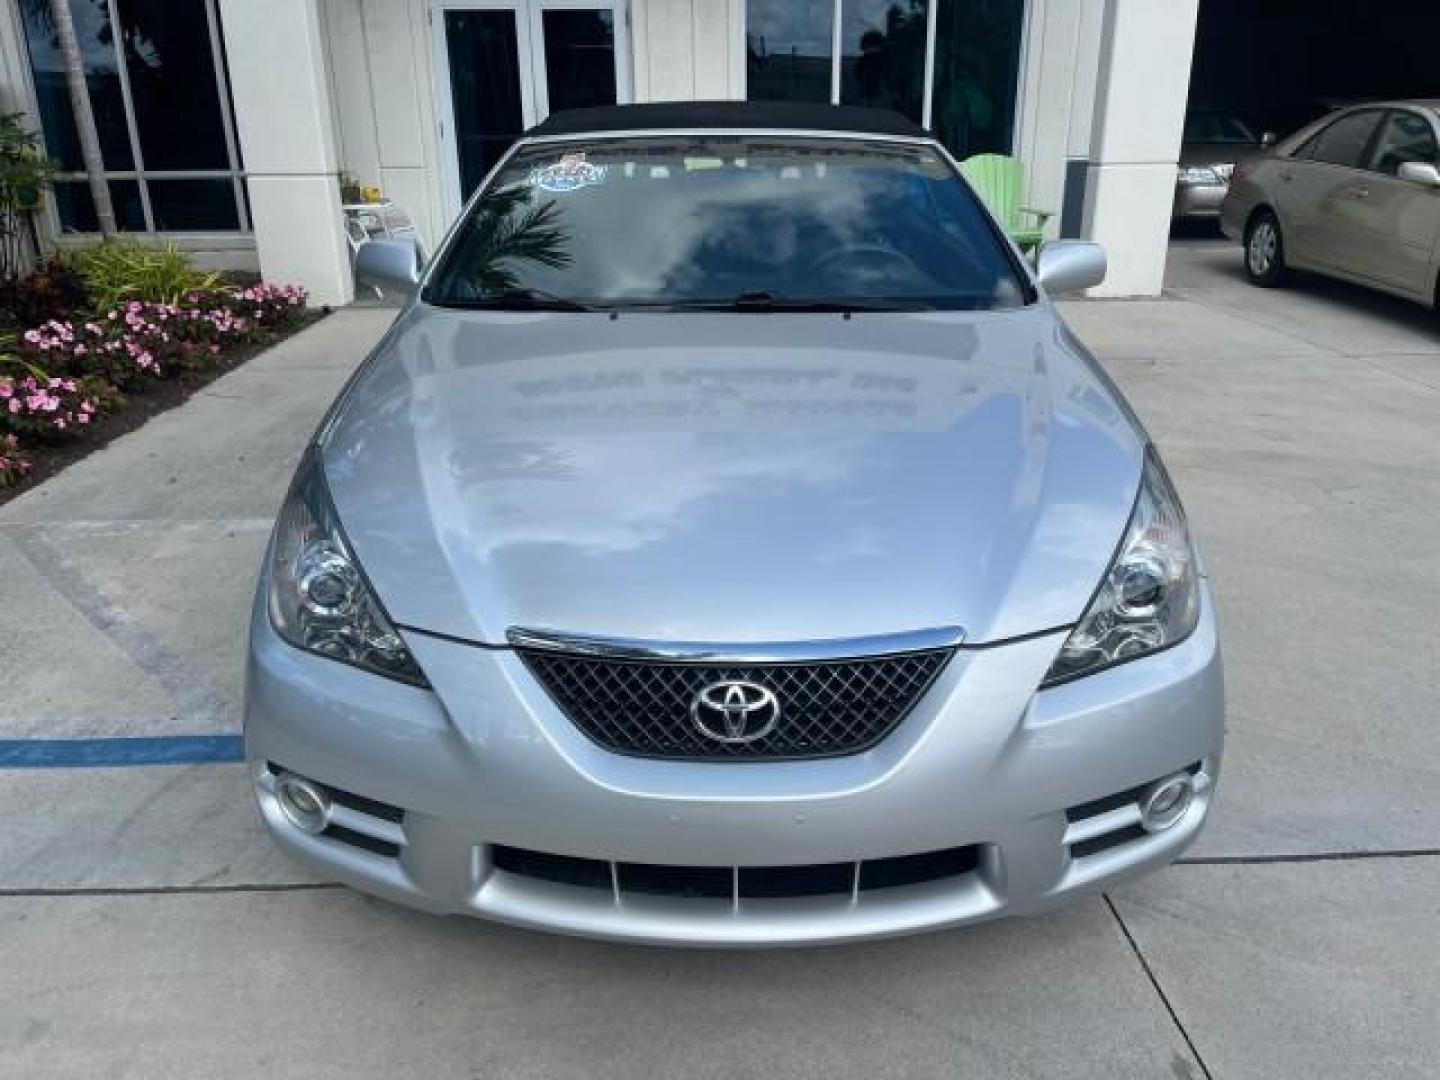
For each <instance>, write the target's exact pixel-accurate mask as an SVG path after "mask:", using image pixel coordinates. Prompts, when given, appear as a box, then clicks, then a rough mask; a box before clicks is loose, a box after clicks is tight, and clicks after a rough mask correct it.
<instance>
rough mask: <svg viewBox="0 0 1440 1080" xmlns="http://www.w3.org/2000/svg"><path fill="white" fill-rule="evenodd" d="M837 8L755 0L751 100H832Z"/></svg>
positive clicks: (799, 0) (810, 1) (748, 60)
mask: <svg viewBox="0 0 1440 1080" xmlns="http://www.w3.org/2000/svg"><path fill="white" fill-rule="evenodd" d="M834 19H835V5H834V4H833V3H832V2H831V0H749V3H747V4H746V6H745V78H746V88H747V89H746V94H747V96H748V97H749V98H750V100H751V101H829V100H830V76H831V67H830V56H831V52H832V47H833V44H834V38H833V26H834Z"/></svg>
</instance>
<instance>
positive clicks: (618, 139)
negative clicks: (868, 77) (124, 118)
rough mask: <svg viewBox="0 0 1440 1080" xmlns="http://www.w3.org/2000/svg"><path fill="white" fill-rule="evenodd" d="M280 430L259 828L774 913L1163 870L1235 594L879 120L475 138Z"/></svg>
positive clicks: (1154, 470)
mask: <svg viewBox="0 0 1440 1080" xmlns="http://www.w3.org/2000/svg"><path fill="white" fill-rule="evenodd" d="M358 263H359V271H360V273H361V276H362V277H363V278H364V279H366V280H368V281H370V282H373V283H377V284H380V285H382V286H385V287H387V288H389V289H392V290H400V291H403V292H407V293H409V294H410V296H409V299H408V302H407V304H406V306H405V308H404V310H403V311H401V313H400V314H399V316H398V318H397V319H396V320H395V323H394V325H393V326H392V327H391V329H390V331H389V333H387V334H386V336H385V338H384V340H383V341H381V343H380V344H379V346H378V347H377V348H376V349H375V351H374V352H373V353H372V354H371V355H370V356H369V358H368V359H366V360H365V362H364V363H363V364H362V365H361V366H360V368H359V370H358V371H357V372H356V374H355V376H354V377H353V379H351V381H350V383H349V385H348V386H347V387H346V388H345V390H344V391H343V392H342V393H341V395H340V397H339V400H337V401H336V403H335V404H334V406H333V407H332V409H331V411H330V413H329V415H328V417H327V418H326V419H325V420H324V422H323V424H322V425H321V426H320V429H319V430H318V431H317V432H316V434H315V436H314V439H313V441H312V443H311V445H310V447H309V449H308V450H307V452H306V453H305V455H304V459H303V460H302V462H301V463H300V467H299V470H298V472H297V473H296V476H295V480H294V483H293V486H292V487H291V490H290V493H289V495H288V497H287V498H286V501H285V504H284V507H283V509H282V510H281V512H280V516H279V521H278V523H277V525H276V527H275V532H274V536H273V538H272V540H271V543H270V547H269V551H268V553H267V555H266V556H265V561H264V566H263V570H262V574H261V580H260V586H259V593H258V596H257V598H256V603H255V608H254V615H253V620H252V623H251V630H250V648H249V661H248V672H247V694H246V705H245V733H246V742H247V747H248V753H249V756H250V760H251V765H252V768H253V777H254V782H255V789H256V792H257V794H258V797H259V804H260V810H261V813H262V815H263V817H264V820H265V822H266V824H267V825H268V826H269V829H270V830H271V832H272V833H273V835H274V837H275V839H276V841H277V842H278V843H279V844H280V845H281V846H282V847H283V848H284V849H285V850H287V851H288V852H290V853H291V854H292V855H294V856H295V857H297V858H299V859H301V860H303V861H305V862H306V863H308V864H310V865H311V866H313V867H315V868H316V869H317V870H318V871H319V872H320V873H322V874H324V875H326V876H328V877H330V878H332V879H336V880H339V881H342V882H346V883H349V884H351V885H353V886H355V887H357V888H359V889H363V890H366V891H368V892H372V893H377V894H380V895H381V896H385V897H388V898H390V899H392V900H395V901H399V902H401V903H405V904H410V905H414V906H416V907H419V908H423V909H426V910H429V911H433V912H446V913H464V914H470V915H478V916H484V917H487V918H491V919H497V920H500V921H503V922H507V923H513V924H518V925H521V926H528V927H537V928H544V929H548V930H556V931H564V932H569V933H576V934H585V935H593V936H598V937H607V938H616V939H627V940H634V941H643V942H656V943H659V942H674V943H684V944H696V945H775V944H794V943H804V942H828V941H841V940H852V939H863V938H874V937H881V936H885V935H892V934H900V933H905V932H909V931H915V930H921V929H928V928H936V927H945V926H957V925H961V924H965V923H971V922H976V921H979V920H984V919H990V918H994V917H997V916H1001V915H1006V914H1018V913H1033V912H1039V911H1042V910H1045V909H1047V908H1050V907H1052V906H1054V905H1056V904H1059V903H1061V902H1063V901H1066V900H1067V899H1070V898H1073V897H1077V896H1080V895H1083V894H1085V893H1087V892H1091V891H1093V890H1096V889H1099V888H1100V887H1102V886H1105V885H1107V884H1110V883H1112V882H1114V881H1116V880H1117V879H1120V878H1123V877H1127V876H1130V875H1134V874H1137V873H1140V872H1142V871H1146V870H1150V869H1153V868H1155V867H1158V866H1161V865H1164V864H1165V863H1167V862H1169V861H1170V860H1172V859H1174V858H1175V857H1176V856H1177V855H1178V854H1179V853H1180V852H1182V851H1183V850H1184V849H1185V848H1186V846H1187V845H1188V844H1190V842H1191V841H1192V840H1194V839H1195V836H1196V834H1197V833H1198V831H1199V830H1200V828H1201V825H1202V823H1203V822H1204V820H1205V817H1206V814H1207V812H1208V810H1209V807H1210V805H1211V800H1212V797H1213V794H1214V791H1215V783H1216V779H1217V776H1218V770H1219V764H1220V753H1221V742H1222V712H1223V703H1222V698H1223V693H1222V679H1221V664H1220V650H1219V646H1218V643H1217V637H1216V627H1215V615H1214V608H1213V606H1212V602H1211V598H1210V592H1209V589H1208V587H1207V585H1206V579H1205V576H1204V571H1203V569H1202V567H1201V565H1200V562H1199V559H1198V557H1197V555H1196V552H1195V548H1194V545H1193V541H1192V539H1191V537H1190V534H1189V531H1188V528H1187V525H1186V521H1185V515H1184V513H1183V511H1182V510H1181V507H1180V503H1179V500H1178V499H1177V497H1176V494H1175V490H1174V488H1173V487H1172V485H1171V482H1170V480H1169V478H1168V477H1167V475H1166V472H1165V468H1164V466H1163V465H1162V464H1161V462H1160V459H1159V457H1158V456H1157V454H1156V452H1155V449H1154V447H1153V446H1152V445H1151V443H1150V440H1149V439H1148V438H1147V436H1146V434H1145V431H1144V429H1143V428H1142V427H1141V426H1140V424H1139V422H1138V421H1137V420H1136V419H1135V417H1134V415H1133V414H1132V413H1131V411H1130V409H1129V408H1128V407H1127V405H1126V403H1125V401H1124V400H1123V399H1122V398H1121V396H1120V394H1119V392H1118V391H1117V390H1116V389H1115V387H1114V386H1113V385H1112V384H1111V383H1110V381H1109V380H1108V379H1107V378H1106V377H1105V375H1104V373H1103V372H1102V371H1101V370H1100V368H1099V367H1098V366H1097V365H1096V363H1095V361H1094V360H1093V359H1091V357H1090V356H1089V355H1088V354H1087V353H1086V351H1085V349H1084V347H1083V346H1082V345H1081V344H1080V342H1079V341H1077V340H1076V339H1075V337H1074V336H1073V335H1072V334H1071V332H1070V331H1069V330H1068V329H1067V327H1066V326H1065V324H1064V322H1063V321H1062V320H1061V318H1060V316H1059V315H1058V313H1057V312H1056V310H1055V308H1054V307H1053V306H1052V304H1051V301H1050V299H1049V296H1048V295H1047V293H1050V292H1059V291H1062V290H1066V289H1077V288H1084V287H1087V286H1090V285H1094V284H1096V283H1097V282H1099V281H1100V280H1101V278H1102V277H1103V274H1104V257H1103V255H1102V254H1101V253H1100V251H1099V249H1098V248H1096V247H1095V246H1094V245H1090V244H1084V243H1080V242H1056V243H1052V244H1049V245H1046V246H1045V247H1043V248H1042V249H1041V251H1040V253H1039V256H1038V260H1037V264H1036V266H1035V267H1034V268H1033V269H1032V268H1031V267H1030V266H1029V265H1028V264H1027V263H1026V262H1024V261H1023V260H1022V259H1021V258H1020V257H1019V256H1018V254H1017V252H1016V251H1015V249H1014V248H1013V247H1011V246H1010V244H1009V243H1008V242H1007V241H1006V240H1005V238H1004V236H1003V234H1002V233H1001V232H1000V230H999V229H998V228H997V226H996V224H995V222H994V221H993V220H992V219H991V218H990V217H989V215H987V213H986V211H985V210H984V208H983V207H982V205H981V203H980V202H979V200H978V199H977V198H976V196H975V195H974V193H973V192H972V191H971V190H970V189H969V188H968V187H967V186H966V184H965V182H964V181H963V180H962V179H961V177H960V175H959V173H958V171H957V167H956V164H955V162H954V161H953V160H952V159H951V158H950V156H949V155H948V154H947V153H946V152H945V150H944V149H943V148H942V147H941V146H940V145H939V144H938V143H937V142H935V141H934V140H933V139H932V138H931V137H929V136H928V135H927V134H926V133H925V132H924V131H922V130H920V129H919V128H917V127H915V126H914V125H912V124H911V123H909V122H908V121H906V120H903V119H902V118H900V117H899V116H896V115H893V114H889V113H883V112H870V111H866V110H858V109H845V108H832V107H821V106H816V107H808V106H805V107H801V106H769V107H767V106H761V105H747V104H687V105H648V106H644V105H642V106H622V107H611V108H605V109H597V110H586V111H577V112H572V113H561V114H557V115H556V116H554V117H552V118H551V119H549V120H548V121H546V122H545V123H544V124H542V125H540V126H539V127H538V128H535V129H533V130H531V131H530V132H529V133H527V135H526V136H525V137H524V138H522V139H521V140H520V141H519V142H518V143H517V144H516V145H515V146H514V147H513V148H511V149H510V150H509V151H508V152H507V153H506V154H505V156H504V157H503V158H502V159H501V160H500V161H499V162H498V163H497V164H496V165H495V167H494V169H493V170H492V172H491V173H490V175H489V177H488V178H487V179H486V180H485V182H484V183H483V184H482V185H481V187H480V188H479V190H478V191H477V192H476V193H475V195H474V196H473V197H472V198H471V199H470V202H469V204H468V205H467V207H466V208H465V210H464V212H463V214H462V215H461V217H460V219H459V221H458V222H457V224H456V225H455V226H454V228H453V229H452V230H451V232H450V235H449V236H448V237H447V238H446V239H445V241H444V242H443V244H442V245H441V247H440V248H439V250H438V252H437V253H436V255H435V256H434V258H433V259H432V260H430V262H429V263H428V265H426V266H425V267H424V268H423V270H422V269H421V267H420V264H419V260H418V256H417V253H416V251H415V250H414V249H413V248H410V247H406V246H403V245H399V244H397V243H395V242H388V243H387V242H377V243H374V244H371V245H369V246H366V247H364V248H362V249H361V251H360V253H359V256H358Z"/></svg>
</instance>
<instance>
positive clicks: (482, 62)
mask: <svg viewBox="0 0 1440 1080" xmlns="http://www.w3.org/2000/svg"><path fill="white" fill-rule="evenodd" d="M445 47H446V49H448V50H449V53H450V93H451V94H453V95H454V101H455V146H456V150H457V152H458V154H459V157H460V194H461V196H462V197H464V198H469V197H470V193H471V192H472V191H474V190H475V188H476V187H477V186H479V184H480V181H481V180H483V179H484V178H485V174H486V173H487V172H489V171H490V167H491V166H492V165H494V164H495V162H497V161H499V160H500V155H501V154H503V153H505V151H506V150H508V149H510V144H511V143H513V142H514V141H515V138H516V136H518V135H519V134H520V132H521V131H522V130H523V129H524V127H525V121H524V118H523V113H522V109H521V97H520V54H519V51H518V49H519V47H518V46H517V45H516V40H515V12H513V11H503V10H499V9H496V10H493V11H447V12H445Z"/></svg>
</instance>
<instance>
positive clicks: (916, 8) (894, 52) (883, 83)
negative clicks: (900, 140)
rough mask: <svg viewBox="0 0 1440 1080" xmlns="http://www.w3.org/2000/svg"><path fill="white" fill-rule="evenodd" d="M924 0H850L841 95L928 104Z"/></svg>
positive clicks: (914, 106)
mask: <svg viewBox="0 0 1440 1080" xmlns="http://www.w3.org/2000/svg"><path fill="white" fill-rule="evenodd" d="M925 6H926V5H925V0H898V2H897V0H846V2H845V3H843V4H842V5H841V19H840V34H841V36H840V48H841V56H840V101H841V103H842V104H845V105H868V106H869V107H871V108H874V109H894V110H895V111H896V112H898V113H902V114H904V115H905V116H908V117H909V118H910V119H911V120H914V121H915V122H916V123H917V124H918V123H921V122H922V121H923V119H924V110H925V34H926V26H925Z"/></svg>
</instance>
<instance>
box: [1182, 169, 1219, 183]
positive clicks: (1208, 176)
mask: <svg viewBox="0 0 1440 1080" xmlns="http://www.w3.org/2000/svg"><path fill="white" fill-rule="evenodd" d="M1179 169H1180V183H1182V184H1223V183H1224V182H1225V181H1224V180H1223V179H1222V178H1221V176H1220V173H1219V171H1218V170H1216V169H1215V168H1214V167H1213V166H1210V165H1181V166H1179Z"/></svg>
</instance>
